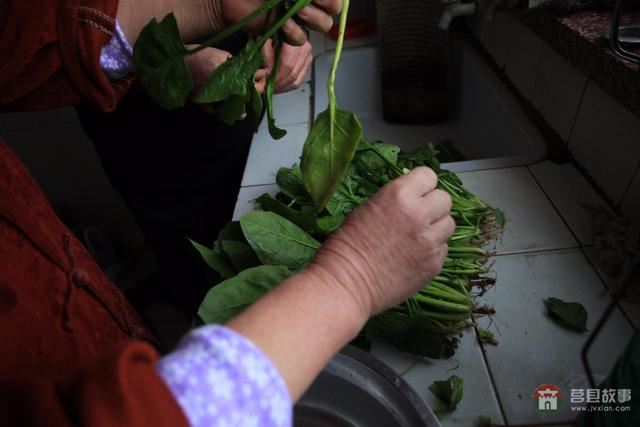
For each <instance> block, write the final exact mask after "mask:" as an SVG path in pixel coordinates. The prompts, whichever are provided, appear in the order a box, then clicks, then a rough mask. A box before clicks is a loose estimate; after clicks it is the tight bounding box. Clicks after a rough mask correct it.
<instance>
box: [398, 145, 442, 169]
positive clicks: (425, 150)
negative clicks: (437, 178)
mask: <svg viewBox="0 0 640 427" xmlns="http://www.w3.org/2000/svg"><path fill="white" fill-rule="evenodd" d="M398 166H400V167H403V168H407V169H413V168H415V167H416V166H428V167H430V168H431V169H433V170H434V171H436V172H438V171H440V162H439V161H438V150H437V149H436V147H435V146H434V145H433V144H427V145H425V146H424V147H422V148H419V149H417V150H415V151H412V152H411V153H401V154H400V155H399V156H398Z"/></svg>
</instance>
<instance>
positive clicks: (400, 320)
mask: <svg viewBox="0 0 640 427" xmlns="http://www.w3.org/2000/svg"><path fill="white" fill-rule="evenodd" d="M438 156H439V152H438V149H437V148H436V146H434V145H431V144H429V145H427V146H425V147H423V148H421V149H419V150H417V151H414V152H411V153H404V152H402V151H401V150H400V148H399V147H398V146H396V145H392V144H384V143H382V142H370V141H368V140H366V139H365V138H362V137H361V138H360V140H359V142H358V145H357V147H356V150H355V153H354V155H353V158H352V160H351V161H350V162H349V164H348V165H347V168H346V172H345V175H344V177H343V178H342V180H341V181H340V183H339V185H338V186H337V188H336V191H335V192H334V193H333V194H331V196H330V197H329V199H328V201H327V204H326V206H325V207H324V208H323V209H321V210H318V209H317V205H316V202H315V200H314V198H313V197H312V196H311V194H309V192H308V191H307V188H306V187H305V182H304V179H303V173H302V171H301V169H300V167H298V166H295V165H294V166H293V167H291V168H281V169H280V170H279V171H278V173H277V175H276V182H277V184H278V187H279V189H280V192H279V193H278V194H276V195H275V197H274V196H271V195H269V194H263V195H262V196H260V197H259V198H258V199H257V200H256V202H257V205H258V207H259V208H260V209H261V210H262V211H261V212H260V211H258V212H251V213H248V214H246V215H244V216H243V217H242V218H241V219H240V221H239V222H233V223H231V224H229V225H228V226H227V227H225V229H223V230H222V231H221V232H220V235H219V236H218V240H217V241H216V242H215V243H214V244H213V246H212V248H211V249H209V248H206V247H204V246H201V245H199V244H195V243H194V245H195V246H196V248H197V249H198V250H199V251H200V253H201V255H202V257H203V259H204V261H205V262H207V264H208V265H209V266H210V267H211V268H212V269H213V270H215V272H217V273H216V277H215V278H214V279H213V280H212V284H216V283H219V284H218V285H217V286H214V287H213V288H212V289H211V290H210V291H209V293H208V294H207V296H206V298H205V300H204V302H203V303H202V305H201V307H200V309H199V311H198V316H199V318H200V319H201V320H202V321H204V322H207V323H210V322H224V321H226V320H228V319H229V317H230V316H232V315H235V314H237V313H238V312H239V309H241V308H244V307H246V306H247V304H248V301H250V300H252V299H253V300H254V301H255V300H256V299H257V298H259V297H260V296H262V295H263V294H264V293H265V292H267V291H268V290H270V289H272V288H273V287H274V286H276V285H277V284H278V283H280V282H281V281H282V280H284V279H286V278H287V277H289V276H290V275H292V274H294V273H295V272H296V271H299V270H300V269H302V268H304V267H305V266H306V265H307V264H308V263H309V262H310V261H311V260H312V258H313V256H314V255H315V252H316V251H317V249H318V248H319V247H320V244H321V243H322V242H323V241H324V240H326V239H327V237H328V236H330V235H331V233H333V232H334V231H335V230H337V229H338V228H339V227H340V225H341V224H342V223H343V221H344V220H345V218H346V217H347V216H348V215H349V214H350V213H351V211H352V210H353V209H355V208H356V207H357V206H359V205H360V204H362V203H363V202H364V201H366V200H367V199H368V198H369V197H371V196H372V195H373V194H375V193H376V192H377V191H378V190H379V189H380V188H381V187H382V186H384V185H385V184H387V183H388V182H390V181H391V180H393V179H394V178H396V177H398V176H401V175H402V174H404V173H405V172H406V171H407V170H409V169H412V168H415V167H417V166H429V167H431V168H432V169H434V170H435V171H436V172H437V173H438V176H439V178H440V182H439V184H438V185H439V187H440V188H442V189H443V190H445V191H447V192H449V194H451V196H452V199H453V215H454V217H455V218H456V224H457V228H456V231H455V233H454V235H453V237H452V238H451V240H450V241H449V256H448V257H447V259H446V262H445V265H444V269H443V271H442V272H441V274H440V275H438V276H437V277H435V278H434V279H433V280H432V281H431V283H429V284H428V285H426V286H425V287H424V288H423V289H422V290H420V291H419V292H418V293H416V294H415V295H414V296H413V297H411V298H410V299H409V300H407V301H406V302H404V303H403V304H400V305H398V306H396V307H394V308H393V309H391V310H388V311H386V312H384V313H382V314H379V315H377V316H374V317H373V318H371V319H370V320H369V322H368V323H367V325H366V326H365V328H364V331H363V333H362V336H361V337H360V338H361V339H360V342H365V343H366V342H367V341H369V340H376V341H382V342H386V343H388V344H390V345H393V346H395V347H396V348H398V349H400V350H401V351H405V352H408V353H412V354H416V355H420V356H424V357H431V358H440V357H449V356H451V355H452V354H454V352H455V348H456V343H457V337H458V336H459V335H460V334H461V333H462V331H463V329H464V328H465V327H466V326H467V323H468V321H469V319H470V316H471V313H472V312H473V311H474V309H475V306H474V302H473V299H472V296H471V288H472V287H473V286H488V285H491V284H492V283H493V281H494V280H493V279H491V278H488V277H483V276H482V275H483V274H484V273H486V272H487V271H488V267H487V266H486V262H487V261H488V259H489V257H490V255H491V254H490V253H488V252H486V251H484V250H483V249H482V248H481V246H482V245H483V244H485V243H486V242H487V241H488V240H489V239H491V238H493V237H495V236H496V235H497V234H499V232H500V230H501V229H502V225H503V224H501V223H500V222H499V221H498V217H497V216H496V211H495V210H494V209H492V208H491V207H489V206H488V205H486V204H485V203H484V202H483V201H482V200H480V199H479V198H478V197H477V196H475V195H474V194H472V193H471V192H469V191H468V190H466V189H465V188H464V186H462V183H461V181H460V179H459V178H458V177H457V176H456V175H455V174H453V173H451V172H448V171H446V170H443V169H442V168H441V167H440V163H439V160H438ZM260 274H264V275H265V279H264V281H261V280H260V279H259V275H260ZM276 279H282V280H280V281H278V280H276ZM238 308H239V309H238Z"/></svg>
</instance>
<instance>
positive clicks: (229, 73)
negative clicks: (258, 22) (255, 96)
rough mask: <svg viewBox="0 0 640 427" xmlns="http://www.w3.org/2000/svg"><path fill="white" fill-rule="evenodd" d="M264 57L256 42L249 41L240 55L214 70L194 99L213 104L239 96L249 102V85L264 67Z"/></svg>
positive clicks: (198, 101)
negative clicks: (262, 66) (261, 67)
mask: <svg viewBox="0 0 640 427" xmlns="http://www.w3.org/2000/svg"><path fill="white" fill-rule="evenodd" d="M262 61H263V60H262V55H261V54H260V49H259V48H257V46H256V42H255V40H253V39H251V38H250V39H249V41H248V42H247V44H246V46H245V47H244V48H243V49H242V51H240V53H239V54H238V55H236V56H234V57H233V58H231V59H229V60H228V61H226V62H224V63H223V64H221V65H220V66H219V67H218V68H216V69H215V70H213V72H212V73H211V75H210V76H209V79H208V80H207V83H206V84H205V85H204V86H203V87H202V89H200V91H199V92H198V93H197V94H196V95H195V97H194V98H193V100H194V102H197V103H200V104H212V103H215V102H220V101H224V100H226V99H228V98H230V97H232V96H237V97H239V98H241V99H244V100H245V101H247V100H248V99H249V95H250V93H249V85H248V83H247V82H249V81H250V82H251V83H253V76H254V75H255V73H256V71H258V68H260V66H261V65H262Z"/></svg>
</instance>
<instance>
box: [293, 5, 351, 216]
mask: <svg viewBox="0 0 640 427" xmlns="http://www.w3.org/2000/svg"><path fill="white" fill-rule="evenodd" d="M348 12H349V0H344V2H343V5H342V11H341V12H340V27H339V33H338V41H337V44H336V50H335V54H334V56H333V63H332V64H331V72H330V74H329V82H328V85H327V89H328V92H329V107H328V108H327V110H326V111H324V112H322V113H320V115H318V118H317V119H316V121H315V123H314V124H313V127H312V128H311V132H309V136H308V137H307V140H306V141H305V143H304V148H303V149H302V158H301V161H300V169H301V170H302V177H303V178H304V186H305V188H306V189H307V191H308V192H309V194H310V195H311V197H312V198H313V201H314V202H315V204H316V210H317V211H318V212H321V211H322V210H323V209H324V207H325V206H326V205H327V203H328V202H329V199H330V198H331V196H332V195H333V193H334V192H335V191H336V188H338V185H340V182H341V181H342V178H343V176H344V174H345V172H346V171H347V167H348V166H349V163H350V162H351V159H352V158H353V154H354V153H355V151H356V148H357V146H358V143H359V142H360V137H361V136H362V125H361V124H360V121H359V120H358V118H357V117H356V115H355V114H354V113H352V112H350V111H344V110H340V109H339V108H338V102H337V99H336V94H335V90H334V84H335V79H336V71H337V69H338V63H339V62H340V55H341V54H342V46H343V42H344V32H345V28H346V26H347V14H348Z"/></svg>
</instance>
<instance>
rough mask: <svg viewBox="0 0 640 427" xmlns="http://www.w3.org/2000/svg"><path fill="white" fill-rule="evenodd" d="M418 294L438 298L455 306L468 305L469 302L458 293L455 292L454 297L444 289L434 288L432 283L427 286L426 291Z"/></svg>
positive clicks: (423, 290)
mask: <svg viewBox="0 0 640 427" xmlns="http://www.w3.org/2000/svg"><path fill="white" fill-rule="evenodd" d="M419 294H420V295H423V296H425V297H435V298H440V299H441V300H443V301H446V302H451V303H455V304H462V305H468V304H469V300H468V299H467V297H465V296H464V295H462V294H460V293H459V292H457V295H454V294H453V293H452V292H448V291H446V290H444V289H440V288H438V287H436V286H435V284H434V283H432V284H431V285H429V287H427V288H426V289H422V290H421V291H420V293H419Z"/></svg>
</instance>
